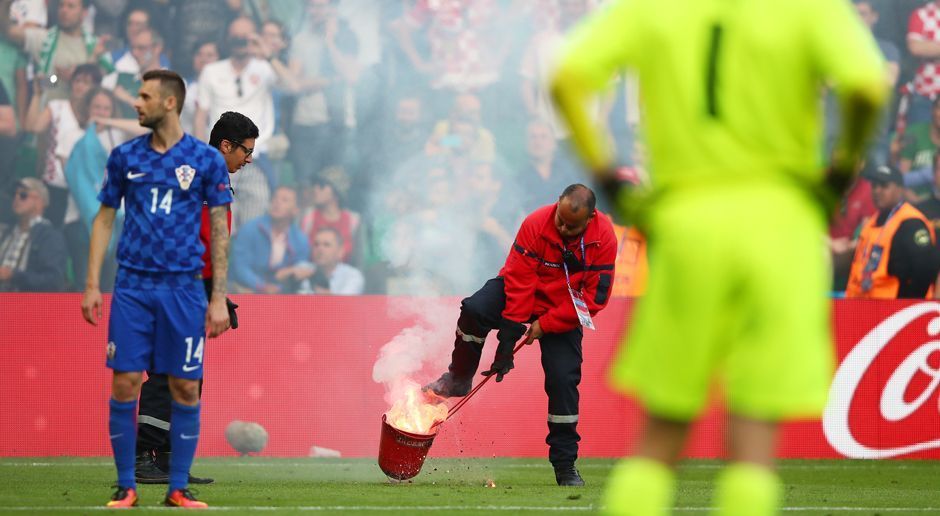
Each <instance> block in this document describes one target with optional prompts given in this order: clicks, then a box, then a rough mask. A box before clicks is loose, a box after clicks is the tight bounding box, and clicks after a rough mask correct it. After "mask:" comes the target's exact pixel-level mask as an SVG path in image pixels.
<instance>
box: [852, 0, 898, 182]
mask: <svg viewBox="0 0 940 516" xmlns="http://www.w3.org/2000/svg"><path fill="white" fill-rule="evenodd" d="M853 1H854V3H855V9H856V10H857V11H858V14H859V16H861V18H862V21H864V22H865V25H867V26H868V30H870V31H872V35H875V34H874V29H875V24H877V23H878V19H879V13H878V6H877V5H876V0H853ZM875 42H876V43H878V48H879V49H881V55H882V56H883V57H884V59H885V81H887V83H888V90H889V91H891V92H892V93H893V92H894V90H895V87H897V84H898V76H899V75H900V72H901V52H900V51H899V50H898V47H897V46H896V45H895V44H894V43H892V42H890V41H888V40H886V39H884V38H879V37H877V36H876V37H875ZM890 106H891V103H890V102H888V103H886V104H885V110H884V113H882V120H881V126H880V127H879V129H878V132H877V133H876V134H875V141H874V142H873V143H872V150H871V152H872V153H874V159H875V161H877V163H878V164H879V165H882V164H885V163H887V162H888V154H889V153H888V140H889V138H888V128H889V127H890V115H891V107H890Z"/></svg>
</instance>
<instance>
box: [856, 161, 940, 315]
mask: <svg viewBox="0 0 940 516" xmlns="http://www.w3.org/2000/svg"><path fill="white" fill-rule="evenodd" d="M871 182H872V200H873V201H874V203H875V206H876V207H877V208H878V212H877V213H876V214H874V215H873V216H872V217H871V218H870V219H869V220H868V221H867V222H866V223H865V225H864V226H863V227H862V231H861V234H860V235H859V239H858V245H857V247H856V248H855V258H854V259H853V261H852V269H851V271H850V273H849V283H848V286H847V287H846V289H845V297H847V298H867V299H898V298H925V297H927V296H928V294H929V293H931V287H932V286H933V284H934V281H935V280H936V278H937V270H938V268H940V255H938V252H937V248H936V236H935V234H934V230H933V226H932V225H931V224H930V222H929V221H928V220H927V218H926V217H924V215H923V214H922V213H921V212H920V211H918V210H917V208H914V207H913V206H911V205H910V204H908V203H907V202H905V201H904V178H903V176H902V175H901V173H900V172H899V171H898V170H896V169H893V168H891V167H887V166H880V167H878V168H877V169H876V170H875V171H873V172H872V174H871Z"/></svg>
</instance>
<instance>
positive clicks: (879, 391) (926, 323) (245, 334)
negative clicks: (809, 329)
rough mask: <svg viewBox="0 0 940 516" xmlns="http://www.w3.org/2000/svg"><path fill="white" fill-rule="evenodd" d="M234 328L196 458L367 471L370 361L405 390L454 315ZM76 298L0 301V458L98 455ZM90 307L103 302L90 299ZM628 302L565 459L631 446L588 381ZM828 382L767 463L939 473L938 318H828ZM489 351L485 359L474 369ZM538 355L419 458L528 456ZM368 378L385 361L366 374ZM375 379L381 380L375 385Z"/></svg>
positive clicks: (363, 310)
mask: <svg viewBox="0 0 940 516" xmlns="http://www.w3.org/2000/svg"><path fill="white" fill-rule="evenodd" d="M236 301H237V302H238V303H239V304H240V305H241V308H240V309H239V321H240V323H241V325H242V326H241V327H240V328H239V329H238V330H235V331H230V332H228V333H226V334H225V335H224V336H223V337H221V338H219V339H215V340H212V341H210V342H209V343H208V344H207V346H206V368H205V370H206V372H205V389H204V395H203V411H202V422H203V424H202V435H201V438H200V443H199V451H198V453H199V455H202V456H212V455H233V454H234V453H235V452H234V451H233V450H232V449H231V447H230V446H229V445H228V443H227V442H226V440H225V436H224V432H225V427H226V426H227V425H228V424H229V423H230V422H232V421H234V420H240V421H252V422H256V423H259V424H260V425H262V426H263V427H264V428H265V429H266V430H267V432H268V434H269V436H270V437H269V441H268V444H267V447H266V448H265V449H264V451H263V452H262V454H263V455H268V456H279V457H298V456H308V455H310V454H318V453H329V454H336V453H338V454H339V455H341V456H344V457H374V456H375V455H376V454H377V451H378V444H379V434H380V428H381V418H382V414H383V412H385V410H387V409H388V407H389V403H388V400H386V399H385V395H386V389H385V386H384V385H383V384H381V383H377V382H376V381H374V380H373V377H374V376H376V375H377V373H376V371H375V368H376V363H377V360H378V359H379V357H380V354H381V352H382V349H383V347H385V346H386V345H387V344H389V343H392V342H394V345H392V346H391V347H388V348H385V349H386V351H387V356H386V360H388V361H390V362H389V363H391V362H394V363H395V367H397V368H398V369H399V370H402V371H407V372H408V375H409V376H410V377H412V378H413V379H415V380H416V381H418V382H425V381H428V380H431V379H433V378H434V377H436V376H437V375H438V374H440V372H441V371H443V369H444V368H446V364H447V358H448V353H449V350H450V347H451V345H452V342H453V330H454V323H455V321H456V316H457V310H458V306H459V299H455V298H443V299H427V298H423V299H418V298H399V297H381V296H374V297H372V296H365V297H318V296H238V297H237V299H236ZM79 304H80V296H79V295H75V294H2V295H0V324H2V328H3V330H2V339H0V350H2V352H3V360H0V392H2V396H0V456H50V455H84V456H88V455H108V454H109V453H110V447H109V443H108V440H107V419H108V418H107V406H108V404H107V400H108V396H109V382H110V371H109V370H108V369H106V368H105V366H104V360H105V349H106V345H107V323H106V321H107V310H105V314H104V318H103V320H102V323H101V324H100V325H99V326H97V327H92V326H90V325H88V324H87V323H85V322H84V321H83V320H82V318H81V314H80V310H79ZM106 305H107V300H106ZM630 306H631V301H629V300H625V299H617V300H614V301H612V302H611V305H610V307H608V309H607V310H605V311H604V312H603V313H601V314H600V315H599V316H598V317H597V319H596V323H597V325H598V330H597V331H594V332H590V331H588V332H586V335H585V340H584V368H583V379H582V382H581V419H580V422H579V425H578V430H579V431H580V433H581V436H582V441H581V455H582V456H587V457H615V456H622V455H624V454H626V453H628V451H629V445H630V443H632V442H633V441H634V440H635V437H636V435H637V433H638V431H639V427H638V415H639V412H638V410H637V408H636V406H635V405H634V404H633V403H632V402H631V401H630V400H628V399H625V398H623V397H622V396H620V395H619V394H617V393H615V392H612V391H611V390H610V389H609V388H608V387H607V384H606V381H605V373H606V370H607V366H608V364H609V362H610V358H611V356H612V355H613V353H614V352H615V350H616V348H617V346H618V344H619V340H620V336H621V334H622V331H623V328H624V327H625V326H626V325H628V324H629V311H630ZM834 321H835V336H836V339H835V342H836V350H835V351H836V353H837V356H838V359H839V362H840V368H839V369H838V371H837V372H836V373H835V376H834V382H833V388H832V392H831V396H830V404H829V407H828V409H827V412H826V414H825V417H824V418H823V421H805V422H796V423H789V424H787V425H786V426H785V428H784V432H783V434H782V439H781V444H780V449H779V455H780V456H781V457H806V458H834V457H869V458H887V457H904V458H940V338H938V334H940V303H935V302H891V301H835V302H834ZM494 347H495V346H493V345H492V343H489V344H488V345H487V348H486V350H485V351H484V357H483V364H484V366H485V365H488V364H489V361H490V360H491V357H492V354H493V352H494V349H493V348H494ZM538 355H539V349H538V347H537V346H531V347H528V348H523V349H522V350H521V351H520V352H519V354H518V355H517V359H516V368H515V369H514V370H513V371H512V372H511V373H510V374H509V375H508V376H507V377H506V379H505V380H504V381H503V382H502V383H499V384H497V383H495V382H491V383H490V384H487V385H486V386H484V388H483V389H481V391H480V393H479V394H478V395H477V396H476V397H475V398H473V399H472V400H471V401H470V402H469V403H468V404H467V406H466V407H465V408H464V409H463V410H461V412H460V413H459V414H457V415H456V416H455V417H454V418H453V419H451V420H449V421H448V422H446V423H445V424H444V425H443V426H442V427H441V431H440V434H439V435H438V437H437V438H436V439H435V444H434V448H433V449H432V450H431V456H438V457H461V456H468V457H489V456H518V457H544V456H546V454H547V446H546V445H545V443H544V439H545V435H546V431H547V427H546V422H545V421H546V414H547V398H546V396H545V394H544V391H543V378H542V372H541V367H540V364H539V356H538ZM383 363H385V362H383ZM379 376H380V375H379ZM720 412H721V411H720V407H718V406H717V404H716V406H715V407H713V408H711V409H709V411H708V414H707V415H706V417H705V418H704V419H703V421H702V422H701V423H700V424H698V425H697V426H696V427H695V430H694V432H693V434H692V438H691V442H690V444H689V447H688V450H687V453H688V454H689V455H691V456H695V457H715V456H720V455H721V454H722V451H723V450H722V449H721V446H720V442H721V438H720V435H721V432H722V419H721V417H720Z"/></svg>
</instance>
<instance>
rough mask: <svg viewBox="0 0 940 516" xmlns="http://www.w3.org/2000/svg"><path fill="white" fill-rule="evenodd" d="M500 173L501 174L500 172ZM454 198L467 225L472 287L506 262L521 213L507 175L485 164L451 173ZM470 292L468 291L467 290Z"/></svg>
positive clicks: (522, 215)
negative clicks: (471, 251)
mask: <svg viewBox="0 0 940 516" xmlns="http://www.w3.org/2000/svg"><path fill="white" fill-rule="evenodd" d="M500 172H502V170H500ZM455 176H456V177H455V182H456V186H457V188H456V195H455V196H454V201H453V203H452V204H451V206H452V209H454V210H456V211H458V212H459V213H460V214H461V215H463V218H464V219H466V220H467V222H468V223H469V226H470V228H469V231H467V232H466V235H465V236H464V238H466V239H468V240H471V243H472V245H473V256H474V258H475V259H474V260H473V264H472V265H473V266H472V271H471V273H472V276H473V284H479V283H480V282H481V281H486V280H487V279H489V278H490V277H492V274H493V271H494V270H498V269H499V267H500V266H501V265H502V263H503V261H504V260H505V259H506V256H505V253H506V249H509V248H510V247H511V246H512V242H513V235H514V234H515V230H516V229H517V228H518V227H519V224H520V223H521V222H522V219H523V218H524V217H525V214H526V212H524V211H523V210H522V209H521V207H520V206H519V202H518V199H519V192H518V190H517V188H516V186H515V184H514V183H513V181H512V179H511V178H510V177H508V174H505V173H499V172H497V167H496V166H495V165H494V164H493V163H491V162H489V161H486V160H475V161H472V162H470V163H469V164H468V165H467V166H465V167H461V168H459V169H457V170H455ZM471 288H472V287H471Z"/></svg>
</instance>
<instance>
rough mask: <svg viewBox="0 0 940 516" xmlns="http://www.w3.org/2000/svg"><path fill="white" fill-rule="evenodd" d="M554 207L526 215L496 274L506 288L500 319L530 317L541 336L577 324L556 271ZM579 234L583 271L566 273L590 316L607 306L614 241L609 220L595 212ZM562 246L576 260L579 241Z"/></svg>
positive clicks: (559, 269)
mask: <svg viewBox="0 0 940 516" xmlns="http://www.w3.org/2000/svg"><path fill="white" fill-rule="evenodd" d="M557 206H558V205H557V204H550V205H548V206H542V207H541V208H539V209H537V210H535V211H534V212H532V213H531V214H529V216H528V217H526V219H525V220H524V221H523V222H522V227H520V228H519V232H518V233H517V234H516V241H515V242H514V243H513V248H512V250H511V251H509V256H508V257H507V258H506V264H505V265H503V268H502V270H500V271H499V275H500V276H502V278H503V280H504V281H505V284H506V287H505V289H506V309H505V310H503V317H505V318H506V319H509V320H510V321H515V322H520V323H524V322H528V321H529V320H531V319H532V316H533V315H534V316H536V317H537V318H538V320H539V324H540V325H541V326H542V331H544V332H545V333H563V332H566V331H569V330H572V329H574V328H576V327H577V326H578V325H579V324H580V323H579V322H578V315H577V313H575V311H574V305H573V304H572V302H571V296H570V295H569V294H568V285H567V282H566V281H565V269H564V267H562V263H563V261H562V260H563V259H562V246H563V245H565V243H564V242H563V241H562V238H561V235H560V234H559V233H558V229H556V228H555V210H556V208H557ZM582 236H583V237H584V254H585V256H584V257H583V260H582V263H583V264H585V265H586V267H585V270H584V271H582V272H574V271H571V270H570V269H569V274H570V275H571V286H572V288H574V289H575V290H578V289H580V290H581V293H582V295H583V296H584V300H585V301H586V302H587V305H588V310H589V311H590V312H591V316H594V315H595V314H597V312H599V311H601V309H603V308H604V307H605V306H607V301H608V300H609V299H610V289H611V285H612V283H613V277H614V261H615V260H616V257H617V240H616V238H614V229H613V226H611V224H610V220H609V219H608V218H607V216H606V215H604V214H603V213H601V212H600V211H598V212H597V214H596V215H594V218H592V219H591V221H590V222H588V225H587V228H586V229H585V230H584V233H583V235H582ZM565 247H566V248H567V249H568V250H570V251H571V252H573V253H574V254H575V256H577V257H578V258H579V259H580V258H582V256H581V238H580V237H579V238H575V239H572V241H571V242H568V243H567V245H565Z"/></svg>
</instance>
